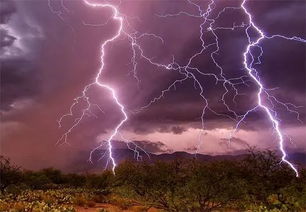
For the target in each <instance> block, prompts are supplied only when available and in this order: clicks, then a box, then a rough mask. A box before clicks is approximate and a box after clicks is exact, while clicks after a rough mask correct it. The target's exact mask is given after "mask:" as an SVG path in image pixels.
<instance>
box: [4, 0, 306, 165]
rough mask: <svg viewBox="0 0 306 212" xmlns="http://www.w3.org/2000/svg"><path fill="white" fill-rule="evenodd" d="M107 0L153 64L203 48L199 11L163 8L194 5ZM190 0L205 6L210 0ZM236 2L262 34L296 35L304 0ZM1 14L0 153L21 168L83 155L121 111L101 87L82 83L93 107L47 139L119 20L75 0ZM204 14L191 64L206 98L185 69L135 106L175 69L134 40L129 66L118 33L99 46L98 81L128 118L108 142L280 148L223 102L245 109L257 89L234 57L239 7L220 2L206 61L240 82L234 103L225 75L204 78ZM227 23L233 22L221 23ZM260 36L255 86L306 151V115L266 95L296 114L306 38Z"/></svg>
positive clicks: (240, 44)
mask: <svg viewBox="0 0 306 212" xmlns="http://www.w3.org/2000/svg"><path fill="white" fill-rule="evenodd" d="M97 2H98V1H97ZM113 3H114V4H115V5H117V7H118V9H119V10H120V12H121V16H122V17H124V20H125V21H124V26H123V29H124V31H125V32H126V33H129V34H130V35H134V36H136V37H137V36H138V39H137V43H138V44H139V45H140V46H141V47H142V50H143V55H144V56H145V57H147V58H150V60H151V61H153V62H154V63H158V64H166V65H167V64H170V63H172V62H173V61H175V63H176V64H179V65H180V66H186V65H187V64H188V61H189V59H190V58H191V57H192V55H194V54H196V53H198V52H199V51H200V50H201V48H202V46H201V45H202V44H201V39H200V36H201V30H200V25H201V23H203V18H201V17H190V16H188V15H186V14H185V15H184V14H182V15H179V16H173V17H161V16H163V15H165V14H177V13H179V12H180V11H183V12H185V13H188V14H193V15H194V16H199V11H198V8H197V7H196V6H195V5H192V4H190V3H188V1H183V0H182V1H181V0H180V1H173V0H169V1H168V0H158V1H156V0H154V1H153V0H152V1H138V0H125V1H122V2H119V1H115V2H113ZM197 3H198V4H199V5H200V6H201V9H202V10H204V11H205V10H206V9H207V6H208V3H209V2H208V1H197ZM240 4H241V1H238V0H237V1H218V0H217V1H216V4H215V6H214V10H213V11H212V12H211V14H210V16H209V18H211V19H213V18H215V17H216V16H217V14H218V13H219V12H220V11H222V9H224V8H225V7H239V6H240ZM246 7H247V8H248V9H249V11H250V12H251V13H252V14H253V18H254V22H255V23H256V24H257V25H258V27H259V28H261V29H262V30H263V31H264V32H265V33H266V34H267V35H269V36H271V35H274V34H282V35H284V36H288V37H292V36H299V37H301V38H305V37H306V27H305V26H306V20H305V14H306V4H305V2H304V1H303V0H296V1H295V0H275V1H250V2H248V3H247V4H246ZM0 13H1V22H0V24H1V26H0V27H1V28H0V33H1V36H0V37H1V40H0V43H1V50H0V61H1V104H0V110H1V154H2V155H6V156H8V157H10V158H12V160H14V161H16V162H17V163H18V164H21V165H23V166H25V167H26V168H41V167H47V166H55V167H59V168H61V167H64V166H66V165H67V164H69V163H73V162H74V161H76V160H79V158H78V157H79V156H80V155H84V154H85V153H86V154H87V153H89V151H90V149H92V148H94V147H96V146H97V145H98V144H99V143H100V142H103V141H105V140H106V139H107V138H108V136H109V135H110V133H112V130H113V129H114V127H115V126H116V124H118V122H120V120H121V119H122V118H123V117H122V114H121V113H120V108H119V107H118V105H116V104H115V103H114V101H113V100H112V98H111V94H110V93H109V91H108V90H105V89H103V88H100V87H98V86H92V87H91V88H90V90H89V91H88V92H87V95H88V97H89V99H90V101H91V103H92V104H93V107H91V112H92V113H90V114H89V113H88V114H87V116H86V117H85V118H84V119H83V120H82V122H81V123H80V124H79V125H78V126H77V127H75V128H74V129H73V130H72V131H71V133H70V134H69V136H68V137H67V141H68V142H69V144H63V145H56V143H57V141H58V139H59V138H60V137H61V135H62V134H63V133H65V132H66V131H67V130H68V129H69V128H70V127H71V126H72V125H73V122H74V121H75V119H76V118H78V117H79V115H80V111H81V110H82V109H84V107H85V106H86V105H85V102H84V101H80V102H79V104H77V105H76V107H75V108H74V110H73V111H72V112H73V115H74V116H72V117H66V118H64V119H63V122H62V127H61V128H58V123H57V120H58V119H59V118H60V117H61V116H62V115H63V114H66V113H69V108H70V106H71V105H72V104H73V100H74V98H75V97H77V96H80V95H82V90H83V88H84V86H86V85H87V84H89V83H91V82H93V81H94V80H95V77H96V74H97V71H98V69H99V67H100V65H101V64H100V46H101V43H103V42H104V41H105V40H107V39H109V38H111V37H112V36H114V34H115V33H116V32H117V30H118V27H119V24H118V22H116V21H114V20H113V19H111V17H112V15H113V13H112V10H110V9H109V8H104V9H102V8H91V7H88V6H86V5H85V4H84V3H82V1H76V0H75V1H69V0H63V1H59V0H51V1H49V2H48V1H38V0H24V1H22V0H17V1H13V0H1V9H0ZM209 23H210V22H209V21H208V22H207V23H206V24H204V25H203V26H202V28H203V29H202V33H203V37H202V38H203V40H204V41H205V43H206V45H208V44H211V45H210V46H208V47H207V49H205V51H203V52H202V53H201V54H199V55H198V56H197V57H195V58H194V59H193V60H192V63H191V64H190V66H191V67H195V68H198V70H200V71H201V72H202V73H205V74H206V75H200V74H199V72H196V71H195V70H189V71H190V72H191V73H193V74H194V76H196V78H197V79H198V80H199V83H200V85H201V86H202V88H203V90H204V92H203V95H204V96H205V98H206V99H207V102H206V101H204V100H203V98H201V96H200V92H201V90H200V87H199V84H197V83H195V80H194V79H192V78H189V79H187V80H185V81H183V82H182V83H177V84H176V86H175V87H172V88H171V89H169V90H168V92H165V94H164V97H163V98H160V99H159V100H158V101H156V102H154V103H153V104H151V105H150V106H149V107H145V108H143V107H144V106H146V105H147V104H148V103H150V101H152V100H154V98H156V97H159V96H160V95H161V93H162V91H163V90H164V89H167V88H168V87H169V86H170V85H171V84H172V83H173V82H174V81H175V80H179V79H183V78H184V77H185V75H184V74H182V73H179V72H178V71H177V70H174V69H172V70H166V69H164V68H160V67H157V66H154V65H152V64H150V63H149V62H148V60H145V59H144V58H142V57H141V52H140V51H139V50H136V53H135V61H136V62H137V66H136V69H135V70H136V71H135V72H133V67H134V66H133V64H134V63H133V62H132V61H133V49H132V48H131V40H130V39H129V38H128V37H127V36H126V35H124V34H123V33H122V35H121V36H120V37H119V38H118V39H117V40H116V41H115V42H112V43H111V44H110V45H108V46H107V48H106V54H105V58H104V61H105V67H104V70H103V74H102V75H101V76H100V79H99V80H100V81H101V82H103V83H105V84H107V85H110V86H112V87H113V88H114V89H115V90H116V92H117V96H118V98H119V99H120V101H121V103H122V104H123V105H124V106H125V108H126V111H127V114H128V116H129V120H128V121H127V122H126V123H125V124H124V126H123V127H122V129H121V131H120V132H121V134H120V135H122V136H117V137H116V138H115V142H114V143H115V148H125V146H124V145H122V142H121V141H123V138H125V139H127V140H129V141H135V142H136V143H137V144H139V145H140V146H141V147H143V148H144V149H145V150H147V151H148V152H154V153H162V152H173V151H188V152H200V153H204V154H236V153H238V152H241V151H242V150H244V149H245V148H247V146H248V145H250V146H257V147H259V148H270V149H275V148H276V147H277V146H278V141H277V137H276V134H275V132H274V131H273V128H272V125H271V123H270V122H269V119H268V118H267V115H266V114H265V113H264V112H263V111H261V110H255V111H254V112H252V113H250V115H249V116H248V117H247V118H246V119H245V121H244V122H243V123H242V124H241V125H240V128H239V130H238V131H236V132H234V127H235V125H236V124H237V120H235V114H234V113H233V112H231V111H234V112H236V113H237V114H238V115H243V114H245V113H246V111H247V110H249V109H252V108H254V107H255V106H256V100H257V99H256V93H257V91H258V86H257V85H256V83H254V81H253V80H252V79H251V78H250V77H248V76H247V72H246V70H245V69H244V67H243V52H244V51H245V49H246V47H247V45H248V40H247V36H246V34H245V29H246V27H247V26H246V25H247V24H248V18H247V16H246V14H245V13H244V11H243V10H242V9H229V10H226V12H224V13H222V15H221V16H220V17H219V18H218V19H217V20H216V21H215V22H214V24H213V27H214V28H216V30H215V31H214V32H215V33H216V35H217V36H218V43H219V45H218V46H219V49H220V50H219V51H218V52H217V54H215V55H214V59H215V60H216V61H217V63H218V64H219V65H220V67H222V69H223V75H224V76H225V77H226V79H233V78H240V81H241V79H243V81H244V84H243V83H240V84H239V82H240V81H239V80H237V81H236V82H237V83H238V84H237V85H236V88H237V89H238V91H239V95H238V96H237V97H236V98H235V101H233V97H234V94H235V90H234V89H233V87H231V86H230V85H226V86H225V87H223V81H218V82H217V83H216V80H215V78H214V77H213V76H212V74H214V75H216V76H217V77H218V78H221V73H220V69H219V68H218V67H216V65H215V64H214V63H213V59H212V58H211V53H213V52H214V51H216V49H217V45H216V44H213V43H214V42H215V39H214V36H213V34H212V32H211V31H209V30H208V29H207V28H208V27H209ZM233 26H241V27H238V28H237V29H235V30H225V29H223V28H230V27H233ZM218 28H219V29H218ZM144 33H145V34H144ZM141 35H142V36H141ZM250 35H251V39H254V40H255V39H256V38H257V37H258V34H257V33H256V31H255V30H254V29H253V30H252V29H251V30H250ZM261 46H262V48H263V55H262V57H261V64H259V61H256V60H255V63H258V64H257V65H254V67H255V68H256V69H257V71H258V77H260V79H261V80H262V82H263V84H264V85H265V88H267V89H271V90H269V94H270V95H271V98H270V100H271V101H269V100H268V98H267V96H265V97H264V102H265V103H266V104H267V105H269V107H271V109H273V111H275V112H277V118H278V119H279V120H280V124H281V129H282V131H283V132H284V137H285V142H286V145H285V147H286V149H288V151H290V152H293V151H299V152H306V142H305V138H306V126H305V123H302V122H300V121H299V120H297V118H298V117H297V113H295V112H292V111H291V112H290V111H287V110H286V108H285V107H284V106H283V105H280V104H278V103H277V102H276V101H275V99H274V97H275V98H277V99H278V100H279V101H280V102H284V103H289V102H290V103H293V104H294V105H297V106H301V107H297V108H294V107H293V106H292V105H288V107H289V110H292V109H295V110H296V111H297V112H299V113H300V116H299V119H300V120H301V121H306V119H305V107H306V95H305V94H306V60H305V58H306V48H305V47H306V44H305V43H301V42H296V41H287V40H284V39H279V38H275V39H267V40H264V41H263V42H262V43H261ZM252 53H253V54H254V55H257V56H258V55H259V54H260V51H259V49H258V48H257V49H256V48H254V49H253V50H252ZM249 59H250V58H249ZM135 74H137V75H136V77H135ZM242 76H244V77H243V78H241V77H242ZM226 89H228V93H227V94H226V96H225V98H224V100H225V102H226V103H227V105H228V107H229V108H230V110H231V111H229V110H228V108H227V107H226V106H225V105H224V104H223V102H222V101H221V98H222V95H223V94H224V93H225V91H226ZM272 96H274V97H272ZM207 103H208V106H209V108H210V109H212V110H213V111H214V112H212V111H211V110H209V109H207V110H206V112H205V115H204V116H203V117H204V128H203V125H202V122H201V115H202V111H203V108H204V107H205V106H206V105H207ZM272 104H273V105H274V106H272ZM98 106H99V107H98ZM141 108H143V110H140V109H141ZM100 109H101V110H102V111H101V110H100ZM215 113H218V114H223V115H216V114H215ZM273 114H274V113H273ZM231 136H232V139H231V144H229V143H228V138H229V137H231ZM61 143H62V141H60V144H61ZM87 156H88V155H87ZM115 157H116V156H115Z"/></svg>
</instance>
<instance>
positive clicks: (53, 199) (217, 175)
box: [0, 151, 306, 212]
mask: <svg viewBox="0 0 306 212" xmlns="http://www.w3.org/2000/svg"><path fill="white" fill-rule="evenodd" d="M279 161H280V160H279V158H278V157H277V156H276V155H275V153H273V152H271V151H264V152H254V151H253V152H251V154H250V155H249V156H247V157H246V158H245V159H242V160H240V161H212V162H201V161H198V160H196V159H194V160H178V161H171V162H162V161H158V162H155V163H145V162H129V161H127V162H125V163H122V164H120V165H119V166H118V167H117V169H116V175H113V174H112V173H111V172H109V171H104V172H102V173H101V174H87V175H79V174H63V173H61V171H59V170H55V169H52V168H49V169H44V170H41V171H37V172H33V171H23V170H21V169H20V168H19V167H16V166H14V165H12V164H11V163H10V161H9V160H8V159H6V158H4V157H1V158H0V162H1V164H0V168H1V170H0V177H1V178H0V188H1V196H0V211H10V212H15V211H54V212H56V211H64V212H65V211H66V212H70V211H76V208H77V206H82V207H93V206H95V205H96V204H99V203H104V204H112V205H116V206H117V207H118V208H120V211H121V210H123V209H130V210H131V211H147V210H148V209H149V208H150V207H154V208H156V209H159V210H160V211H195V212H196V211H201V212H205V211H230V210H231V211H254V212H256V211H258V212H266V211H267V212H268V211H271V212H278V211H279V212H281V211H302V210H303V209H305V208H306V170H305V169H301V170H300V177H299V178H296V177H295V175H294V172H292V170H291V169H289V167H288V166H286V165H285V164H282V163H280V162H279ZM97 211H107V209H106V208H105V209H103V208H101V209H99V210H98V209H97Z"/></svg>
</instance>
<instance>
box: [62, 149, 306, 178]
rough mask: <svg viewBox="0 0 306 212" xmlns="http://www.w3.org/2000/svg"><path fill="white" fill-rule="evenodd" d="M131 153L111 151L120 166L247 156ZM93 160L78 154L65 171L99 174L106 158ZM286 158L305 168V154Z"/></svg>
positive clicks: (129, 151) (124, 150)
mask: <svg viewBox="0 0 306 212" xmlns="http://www.w3.org/2000/svg"><path fill="white" fill-rule="evenodd" d="M139 154H140V155H138V153H137V152H133V151H132V150H129V149H116V150H114V151H113V156H114V157H115V158H116V163H117V164H120V163H122V162H123V161H126V160H129V161H135V163H136V162H137V161H146V162H155V161H158V160H161V161H172V160H177V159H192V158H195V159H197V160H200V161H216V160H241V159H243V158H245V157H246V156H247V154H238V155H214V156H212V155H204V154H190V153H187V152H173V153H163V154H152V153H147V154H146V153H144V152H139ZM98 157H99V156H97V158H95V160H94V161H93V163H90V162H88V160H87V159H88V152H84V153H83V154H79V157H78V158H77V160H76V161H75V163H73V164H71V165H70V166H69V167H67V169H66V170H65V171H67V172H78V173H79V172H83V173H84V172H99V171H101V170H103V169H104V167H105V166H106V163H107V157H106V156H105V157H104V158H102V159H100V160H99V158H98ZM288 158H289V159H290V160H291V161H292V162H294V163H296V164H299V165H301V166H306V153H292V154H289V156H288Z"/></svg>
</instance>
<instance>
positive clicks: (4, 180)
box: [0, 156, 22, 193]
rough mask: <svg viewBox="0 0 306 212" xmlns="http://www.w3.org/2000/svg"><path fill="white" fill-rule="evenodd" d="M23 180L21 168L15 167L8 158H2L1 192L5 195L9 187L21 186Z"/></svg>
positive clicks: (0, 169) (0, 170) (0, 166)
mask: <svg viewBox="0 0 306 212" xmlns="http://www.w3.org/2000/svg"><path fill="white" fill-rule="evenodd" d="M21 179H22V172H21V170H20V168H19V167H18V166H16V165H13V164H12V163H11V162H10V160H9V159H8V158H5V157H4V156H0V191H1V192H2V193H3V192H4V190H5V189H6V188H7V187H8V186H9V185H13V184H14V185H16V184H19V183H20V182H21Z"/></svg>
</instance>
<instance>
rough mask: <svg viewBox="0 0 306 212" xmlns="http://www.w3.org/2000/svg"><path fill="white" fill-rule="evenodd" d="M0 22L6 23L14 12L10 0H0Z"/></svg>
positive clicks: (13, 5) (13, 6) (14, 8)
mask: <svg viewBox="0 0 306 212" xmlns="http://www.w3.org/2000/svg"><path fill="white" fill-rule="evenodd" d="M0 4H1V7H0V24H4V23H7V22H8V21H9V19H10V17H11V15H12V14H13V13H15V12H16V6H15V4H14V2H13V1H12V0H1V1H0Z"/></svg>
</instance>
